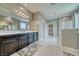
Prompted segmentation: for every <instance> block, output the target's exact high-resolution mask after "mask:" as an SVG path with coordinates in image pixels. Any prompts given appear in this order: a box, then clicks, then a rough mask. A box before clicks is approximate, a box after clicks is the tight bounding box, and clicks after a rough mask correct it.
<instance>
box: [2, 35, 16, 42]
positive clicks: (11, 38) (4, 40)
mask: <svg viewBox="0 0 79 59" xmlns="http://www.w3.org/2000/svg"><path fill="white" fill-rule="evenodd" d="M1 39H2V41H3V42H6V41H10V40H16V39H17V35H13V36H3V37H1Z"/></svg>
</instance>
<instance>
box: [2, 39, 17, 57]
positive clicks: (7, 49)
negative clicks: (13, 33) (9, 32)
mask: <svg viewBox="0 0 79 59" xmlns="http://www.w3.org/2000/svg"><path fill="white" fill-rule="evenodd" d="M16 51H17V42H16V40H12V41H7V42H4V43H3V55H4V56H7V55H11V54H12V53H14V52H16Z"/></svg>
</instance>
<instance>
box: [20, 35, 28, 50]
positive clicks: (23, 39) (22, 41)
mask: <svg viewBox="0 0 79 59" xmlns="http://www.w3.org/2000/svg"><path fill="white" fill-rule="evenodd" d="M27 45H28V40H27V34H21V35H19V49H21V48H24V47H26V46H27Z"/></svg>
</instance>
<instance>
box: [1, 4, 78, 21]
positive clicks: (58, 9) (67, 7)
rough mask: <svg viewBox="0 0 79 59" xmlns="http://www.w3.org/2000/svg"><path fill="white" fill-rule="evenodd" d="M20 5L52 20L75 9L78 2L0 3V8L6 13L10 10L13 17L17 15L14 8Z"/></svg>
mask: <svg viewBox="0 0 79 59" xmlns="http://www.w3.org/2000/svg"><path fill="white" fill-rule="evenodd" d="M20 6H22V7H24V8H26V9H27V10H28V11H30V12H32V13H36V12H40V13H41V14H43V15H44V17H45V18H47V20H52V19H56V18H58V17H62V16H65V15H69V14H70V13H71V12H72V11H74V10H75V9H77V7H78V4H77V3H27V6H25V4H24V3H16V4H12V3H11V4H9V3H4V4H0V8H1V7H4V9H5V11H6V13H8V14H10V12H11V13H12V14H13V15H12V16H15V17H17V15H15V13H14V10H16V9H18V7H20ZM2 10H3V9H2ZM8 14H7V15H8Z"/></svg>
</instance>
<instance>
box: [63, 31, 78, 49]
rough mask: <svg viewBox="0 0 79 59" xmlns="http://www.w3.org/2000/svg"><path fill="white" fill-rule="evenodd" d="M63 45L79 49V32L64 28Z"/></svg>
mask: <svg viewBox="0 0 79 59" xmlns="http://www.w3.org/2000/svg"><path fill="white" fill-rule="evenodd" d="M62 45H63V46H64V47H69V48H73V49H79V34H78V33H77V30H63V31H62Z"/></svg>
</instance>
